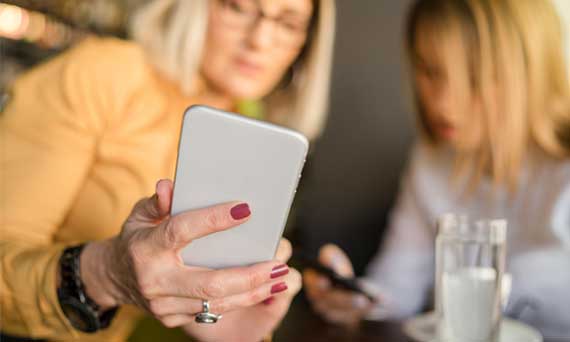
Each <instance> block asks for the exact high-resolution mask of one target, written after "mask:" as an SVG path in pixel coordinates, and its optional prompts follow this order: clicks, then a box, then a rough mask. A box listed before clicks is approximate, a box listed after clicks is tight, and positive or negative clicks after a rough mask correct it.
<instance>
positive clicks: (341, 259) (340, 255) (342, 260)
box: [319, 244, 354, 278]
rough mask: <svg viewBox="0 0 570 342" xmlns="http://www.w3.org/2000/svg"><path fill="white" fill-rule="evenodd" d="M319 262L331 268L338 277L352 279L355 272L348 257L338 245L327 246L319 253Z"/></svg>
mask: <svg viewBox="0 0 570 342" xmlns="http://www.w3.org/2000/svg"><path fill="white" fill-rule="evenodd" d="M319 262H320V263H321V264H323V265H325V266H328V267H330V268H331V269H332V270H333V271H335V272H336V273H337V274H338V275H340V276H343V277H346V278H352V277H354V270H353V269H352V263H351V262H350V259H349V258H348V256H347V255H346V254H345V253H344V252H343V251H342V249H340V248H339V247H338V246H337V245H333V244H327V245H324V246H323V247H321V249H320V251H319Z"/></svg>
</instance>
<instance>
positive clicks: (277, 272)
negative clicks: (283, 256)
mask: <svg viewBox="0 0 570 342" xmlns="http://www.w3.org/2000/svg"><path fill="white" fill-rule="evenodd" d="M287 273H289V267H288V266H287V265H285V264H283V265H279V266H275V267H273V269H272V270H271V276H270V278H271V279H275V278H279V277H282V276H284V275H286V274H287Z"/></svg>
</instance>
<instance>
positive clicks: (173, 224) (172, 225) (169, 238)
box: [162, 218, 180, 248]
mask: <svg viewBox="0 0 570 342" xmlns="http://www.w3.org/2000/svg"><path fill="white" fill-rule="evenodd" d="M179 225H180V220H179V219H177V218H172V219H170V220H168V221H167V222H166V224H165V226H164V229H163V230H162V231H163V234H162V235H163V236H162V237H163V241H164V243H165V244H166V246H167V247H169V248H170V247H172V246H175V245H176V243H177V241H178V229H177V227H178V226H179Z"/></svg>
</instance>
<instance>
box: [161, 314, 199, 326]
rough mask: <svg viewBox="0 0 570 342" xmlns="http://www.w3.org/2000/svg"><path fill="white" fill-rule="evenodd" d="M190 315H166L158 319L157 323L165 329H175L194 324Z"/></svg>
mask: <svg viewBox="0 0 570 342" xmlns="http://www.w3.org/2000/svg"><path fill="white" fill-rule="evenodd" d="M194 320H195V318H194V316H191V315H168V316H164V317H159V321H160V322H161V323H162V324H163V325H164V326H165V327H167V328H176V327H180V326H183V325H186V324H189V323H192V322H194Z"/></svg>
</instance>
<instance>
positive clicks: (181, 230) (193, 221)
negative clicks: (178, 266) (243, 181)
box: [154, 202, 251, 249]
mask: <svg viewBox="0 0 570 342" xmlns="http://www.w3.org/2000/svg"><path fill="white" fill-rule="evenodd" d="M250 215H251V211H250V208H249V205H248V204H247V203H240V202H231V203H225V204H220V205H215V206H212V207H208V208H203V209H195V210H189V211H186V212H183V213H181V214H178V215H175V216H173V217H171V218H170V219H169V220H168V221H165V224H163V225H161V226H160V227H158V228H157V229H156V230H155V231H154V234H156V235H157V241H158V242H159V244H160V245H161V246H162V247H163V248H166V249H179V248H182V247H184V246H186V245H187V244H189V243H190V242H192V240H195V239H198V238H200V237H203V236H206V235H210V234H213V233H216V232H220V231H223V230H227V229H229V228H232V227H235V226H237V225H239V224H242V223H244V222H246V221H247V220H248V219H249V217H250Z"/></svg>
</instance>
